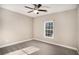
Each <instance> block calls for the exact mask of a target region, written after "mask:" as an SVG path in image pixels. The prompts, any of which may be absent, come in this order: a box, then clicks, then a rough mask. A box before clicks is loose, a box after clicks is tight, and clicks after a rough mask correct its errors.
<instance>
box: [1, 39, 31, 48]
mask: <svg viewBox="0 0 79 59" xmlns="http://www.w3.org/2000/svg"><path fill="white" fill-rule="evenodd" d="M30 40H32V39H26V40H21V41H16V42H12V43H8V44H5V45H1V46H0V48H3V47H7V46H11V45H14V44H18V43H22V42H25V41H30Z"/></svg>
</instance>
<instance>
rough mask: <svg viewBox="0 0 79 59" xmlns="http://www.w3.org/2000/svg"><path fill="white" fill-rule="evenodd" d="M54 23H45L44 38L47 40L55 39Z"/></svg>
mask: <svg viewBox="0 0 79 59" xmlns="http://www.w3.org/2000/svg"><path fill="white" fill-rule="evenodd" d="M53 25H54V24H53V21H46V22H45V23H44V36H45V37H46V38H53V36H54V29H53V27H54V26H53Z"/></svg>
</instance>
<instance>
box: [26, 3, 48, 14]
mask: <svg viewBox="0 0 79 59" xmlns="http://www.w3.org/2000/svg"><path fill="white" fill-rule="evenodd" d="M33 5H34V8H32V7H28V6H25V8H28V9H32V10H31V11H29V12H28V13H31V12H34V13H35V14H39V11H41V12H47V10H44V9H40V7H41V6H42V4H33Z"/></svg>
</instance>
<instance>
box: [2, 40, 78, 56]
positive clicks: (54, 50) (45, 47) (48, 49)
mask: <svg viewBox="0 0 79 59" xmlns="http://www.w3.org/2000/svg"><path fill="white" fill-rule="evenodd" d="M29 46H36V47H38V48H39V49H40V50H39V51H37V52H35V53H32V54H31V55H78V53H77V51H74V50H71V49H68V48H64V47H60V46H56V45H52V44H48V43H45V42H41V41H37V40H31V41H26V42H23V43H19V44H15V45H11V46H7V47H4V48H0V55H4V54H6V53H9V52H13V51H16V50H20V49H23V48H26V47H29Z"/></svg>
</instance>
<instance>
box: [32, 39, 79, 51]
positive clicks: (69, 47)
mask: <svg viewBox="0 0 79 59" xmlns="http://www.w3.org/2000/svg"><path fill="white" fill-rule="evenodd" d="M33 40H38V41H42V42H45V43H49V44H53V45H57V46H61V47H65V48H68V49H72V50H75V51H78V49H77V48H75V47H71V46H66V45H62V44H58V43H51V42H48V41H45V40H41V39H37V38H33Z"/></svg>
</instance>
